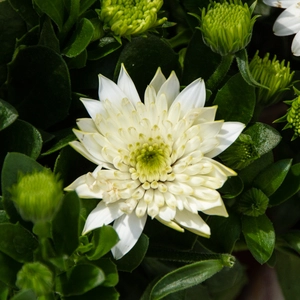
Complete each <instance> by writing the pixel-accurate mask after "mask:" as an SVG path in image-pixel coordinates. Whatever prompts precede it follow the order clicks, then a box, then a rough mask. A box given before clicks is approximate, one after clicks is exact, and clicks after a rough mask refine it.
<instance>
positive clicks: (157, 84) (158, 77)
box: [149, 68, 166, 93]
mask: <svg viewBox="0 0 300 300" xmlns="http://www.w3.org/2000/svg"><path fill="white" fill-rule="evenodd" d="M165 81H166V77H165V76H164V74H163V73H162V71H161V68H158V69H157V71H156V73H155V75H154V77H153V79H152V80H151V82H150V84H149V85H151V86H153V87H154V89H155V91H156V93H157V92H158V91H159V89H160V88H161V86H162V85H163V84H164V82H165Z"/></svg>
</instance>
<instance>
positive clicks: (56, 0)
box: [33, 0, 64, 30]
mask: <svg viewBox="0 0 300 300" xmlns="http://www.w3.org/2000/svg"><path fill="white" fill-rule="evenodd" d="M33 3H34V4H35V5H36V6H37V7H38V8H39V9H40V10H41V11H42V12H43V13H45V14H46V15H48V16H49V17H50V18H51V19H52V20H53V21H54V22H55V23H56V25H57V26H58V28H59V30H62V26H63V22H64V1H63V0H33Z"/></svg>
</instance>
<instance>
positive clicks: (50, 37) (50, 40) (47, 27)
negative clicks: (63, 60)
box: [39, 18, 60, 53]
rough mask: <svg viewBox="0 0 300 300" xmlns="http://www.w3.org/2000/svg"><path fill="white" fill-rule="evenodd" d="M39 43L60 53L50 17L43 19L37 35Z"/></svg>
mask: <svg viewBox="0 0 300 300" xmlns="http://www.w3.org/2000/svg"><path fill="white" fill-rule="evenodd" d="M39 45H41V46H45V47H48V48H50V49H52V50H53V51H55V52H57V53H60V46H59V40H58V38H57V37H56V34H55V31H54V28H53V26H52V22H51V20H50V18H46V19H45V20H44V23H43V25H42V29H41V33H40V36H39Z"/></svg>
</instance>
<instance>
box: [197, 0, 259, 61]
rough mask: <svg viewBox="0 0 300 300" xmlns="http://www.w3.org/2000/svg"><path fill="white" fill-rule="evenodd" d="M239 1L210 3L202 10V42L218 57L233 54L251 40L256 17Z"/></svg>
mask: <svg viewBox="0 0 300 300" xmlns="http://www.w3.org/2000/svg"><path fill="white" fill-rule="evenodd" d="M251 14H252V10H251V9H249V7H248V5H247V4H246V3H245V4H243V3H242V2H241V1H239V0H233V1H230V2H226V1H224V2H222V3H217V2H212V3H211V4H210V5H209V6H208V8H207V10H205V9H203V10H202V18H201V27H200V29H201V31H202V36H203V40H204V42H205V43H206V44H207V45H208V46H209V47H210V48H211V49H212V51H214V52H216V53H219V54H220V55H222V56H224V55H228V54H233V53H235V52H237V51H239V50H241V49H243V48H245V47H246V46H247V45H248V43H249V42H250V40H251V36H252V28H253V25H254V22H255V20H256V18H257V17H253V18H251Z"/></svg>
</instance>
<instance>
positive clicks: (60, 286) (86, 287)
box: [56, 264, 105, 296]
mask: <svg viewBox="0 0 300 300" xmlns="http://www.w3.org/2000/svg"><path fill="white" fill-rule="evenodd" d="M104 280H105V275H104V273H103V271H102V270H101V269H100V268H98V267H97V266H95V265H92V264H80V265H76V266H74V267H73V268H71V269H69V270H68V271H67V272H66V273H63V274H61V275H60V276H59V277H57V280H56V289H57V291H58V292H59V293H61V294H62V295H64V296H72V295H82V294H84V293H86V292H88V291H90V290H92V289H93V288H95V287H97V286H99V285H100V284H102V283H103V282H104Z"/></svg>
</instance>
